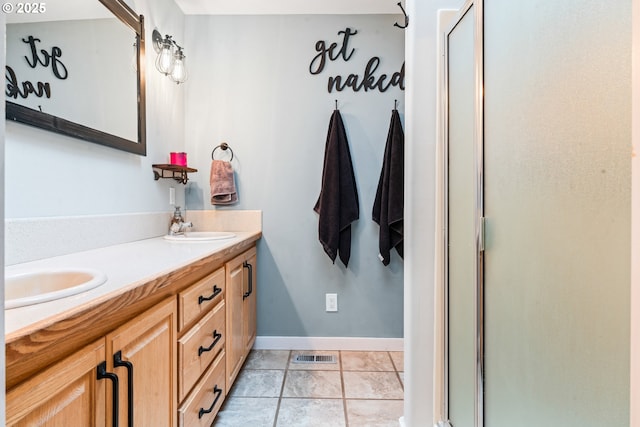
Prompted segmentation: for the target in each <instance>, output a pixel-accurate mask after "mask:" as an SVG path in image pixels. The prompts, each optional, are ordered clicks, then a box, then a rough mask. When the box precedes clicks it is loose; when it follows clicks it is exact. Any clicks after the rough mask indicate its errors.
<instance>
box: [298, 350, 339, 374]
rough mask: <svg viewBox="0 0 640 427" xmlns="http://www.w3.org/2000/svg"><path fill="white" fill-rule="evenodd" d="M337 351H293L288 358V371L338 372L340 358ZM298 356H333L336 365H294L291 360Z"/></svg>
mask: <svg viewBox="0 0 640 427" xmlns="http://www.w3.org/2000/svg"><path fill="white" fill-rule="evenodd" d="M339 353H340V352H338V351H326V350H321V351H316V350H294V351H292V352H291V357H290V358H289V369H291V370H296V371H339V370H340V357H339ZM298 354H304V355H310V354H318V355H322V356H335V359H336V363H295V362H294V361H293V359H294V358H295V357H296V355H298Z"/></svg>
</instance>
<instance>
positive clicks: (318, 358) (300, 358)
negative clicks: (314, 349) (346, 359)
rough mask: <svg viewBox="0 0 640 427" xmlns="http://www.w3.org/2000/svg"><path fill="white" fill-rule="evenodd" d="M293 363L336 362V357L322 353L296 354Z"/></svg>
mask: <svg viewBox="0 0 640 427" xmlns="http://www.w3.org/2000/svg"><path fill="white" fill-rule="evenodd" d="M293 363H336V357H335V356H333V355H324V354H297V355H296V357H294V358H293Z"/></svg>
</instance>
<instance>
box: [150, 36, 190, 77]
mask: <svg viewBox="0 0 640 427" xmlns="http://www.w3.org/2000/svg"><path fill="white" fill-rule="evenodd" d="M152 38H153V47H154V49H155V51H156V53H157V54H158V57H157V58H156V68H157V69H158V71H160V72H161V73H162V74H164V75H165V76H169V78H170V79H171V80H173V81H174V82H176V83H177V84H180V83H184V82H185V81H186V80H187V68H186V66H185V63H184V59H185V55H184V48H183V47H182V46H180V45H178V43H176V42H175V40H173V38H172V36H170V35H168V34H167V35H166V36H165V37H164V38H163V37H162V35H160V32H159V31H158V30H153V34H152Z"/></svg>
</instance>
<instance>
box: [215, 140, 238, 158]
mask: <svg viewBox="0 0 640 427" xmlns="http://www.w3.org/2000/svg"><path fill="white" fill-rule="evenodd" d="M218 148H220V149H222V151H227V150H229V152H230V153H231V159H229V161H231V160H233V150H232V149H231V147H229V144H227V143H226V142H223V143H222V144H220V145H218V146H217V147H215V148H214V149H213V151H212V152H211V160H215V159H214V158H213V153H215V152H216V150H217V149H218Z"/></svg>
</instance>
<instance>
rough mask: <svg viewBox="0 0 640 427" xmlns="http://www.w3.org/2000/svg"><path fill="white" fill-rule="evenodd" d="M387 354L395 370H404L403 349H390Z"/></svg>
mask: <svg viewBox="0 0 640 427" xmlns="http://www.w3.org/2000/svg"><path fill="white" fill-rule="evenodd" d="M389 355H390V356H391V360H392V361H393V366H395V368H396V371H404V351H390V352H389Z"/></svg>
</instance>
